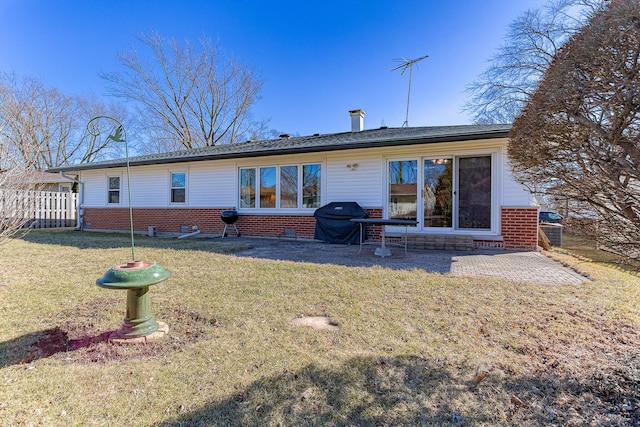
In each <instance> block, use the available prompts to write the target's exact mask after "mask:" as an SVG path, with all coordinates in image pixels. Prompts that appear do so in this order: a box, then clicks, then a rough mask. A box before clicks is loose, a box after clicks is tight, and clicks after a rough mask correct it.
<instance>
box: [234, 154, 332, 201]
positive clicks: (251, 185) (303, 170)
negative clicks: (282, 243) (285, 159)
mask: <svg viewBox="0 0 640 427" xmlns="http://www.w3.org/2000/svg"><path fill="white" fill-rule="evenodd" d="M239 174H240V177H239V178H240V179H239V186H240V188H239V189H238V194H239V199H240V203H239V205H240V209H316V208H319V207H320V206H321V203H322V202H321V191H320V190H321V181H322V165H321V164H319V163H305V164H294V165H280V166H274V165H265V166H256V167H246V168H240V169H239Z"/></svg>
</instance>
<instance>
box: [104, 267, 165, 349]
mask: <svg viewBox="0 0 640 427" xmlns="http://www.w3.org/2000/svg"><path fill="white" fill-rule="evenodd" d="M170 274H171V272H170V271H169V270H167V269H166V268H164V267H163V266H161V265H160V264H157V263H154V262H146V261H130V262H127V263H126V264H121V265H116V266H115V267H113V268H111V269H110V270H109V271H107V272H106V273H105V274H104V276H102V277H101V278H100V279H98V280H96V284H97V285H98V286H100V287H102V288H106V289H126V290H127V312H126V315H125V318H124V322H123V324H122V326H121V327H120V329H118V330H117V331H114V332H113V333H111V335H110V336H109V341H112V342H123V343H124V342H126V343H136V342H147V341H149V340H151V339H155V338H159V337H162V336H164V335H165V334H166V333H167V332H168V331H169V328H168V326H167V325H166V324H165V323H163V322H157V321H156V319H155V318H154V316H153V313H152V312H151V299H150V298H149V286H151V285H155V284H156V283H160V282H162V281H163V280H165V279H167V278H168V277H169V275H170Z"/></svg>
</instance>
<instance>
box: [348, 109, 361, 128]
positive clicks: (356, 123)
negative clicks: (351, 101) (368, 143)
mask: <svg viewBox="0 0 640 427" xmlns="http://www.w3.org/2000/svg"><path fill="white" fill-rule="evenodd" d="M349 115H350V116H351V132H362V131H363V130H364V111H362V110H351V111H349Z"/></svg>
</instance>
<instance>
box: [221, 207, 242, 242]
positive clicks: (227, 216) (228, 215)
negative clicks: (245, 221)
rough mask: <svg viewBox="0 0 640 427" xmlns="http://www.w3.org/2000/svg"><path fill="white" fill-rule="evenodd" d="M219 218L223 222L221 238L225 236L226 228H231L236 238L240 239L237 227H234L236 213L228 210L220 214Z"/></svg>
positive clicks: (236, 217) (236, 218)
mask: <svg viewBox="0 0 640 427" xmlns="http://www.w3.org/2000/svg"><path fill="white" fill-rule="evenodd" d="M220 218H222V221H223V222H224V230H223V231H222V238H223V239H224V238H225V237H226V236H227V227H229V226H231V227H233V229H234V230H235V232H236V236H238V237H240V232H239V231H238V227H236V221H237V220H238V212H237V211H235V210H228V211H222V212H220Z"/></svg>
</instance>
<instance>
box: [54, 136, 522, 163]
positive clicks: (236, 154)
mask: <svg viewBox="0 0 640 427" xmlns="http://www.w3.org/2000/svg"><path fill="white" fill-rule="evenodd" d="M509 134H510V130H502V129H500V130H493V131H485V132H478V133H473V134H465V133H460V134H448V135H436V136H427V137H424V136H420V137H403V138H395V139H393V140H388V139H386V138H379V139H372V140H366V141H352V142H348V143H329V144H326V145H308V146H304V145H303V146H298V147H295V146H293V147H292V146H286V147H278V148H272V149H264V148H258V149H255V150H250V151H232V152H227V153H211V154H185V155H183V156H176V157H163V156H152V157H147V156H142V157H143V158H141V159H139V160H136V158H135V157H134V158H132V159H130V166H147V165H159V164H175V163H186V162H199V161H208V160H225V159H243V158H253V157H267V156H277V155H283V154H305V153H320V152H327V151H341V150H352V149H361V148H372V147H394V146H406V145H414V144H434V143H440V142H458V141H475V140H479V139H494V138H507V137H509ZM185 151H188V150H185ZM124 166H126V163H125V162H124V161H114V162H112V163H109V162H107V163H106V164H105V163H95V164H91V163H87V164H84V165H80V166H79V167H73V166H68V167H64V168H52V169H49V172H62V171H82V170H92V169H111V168H120V167H124Z"/></svg>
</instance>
